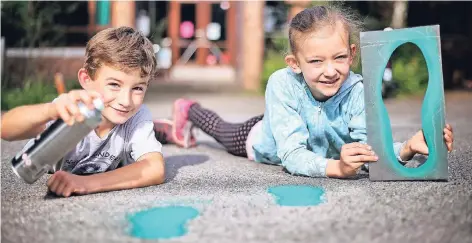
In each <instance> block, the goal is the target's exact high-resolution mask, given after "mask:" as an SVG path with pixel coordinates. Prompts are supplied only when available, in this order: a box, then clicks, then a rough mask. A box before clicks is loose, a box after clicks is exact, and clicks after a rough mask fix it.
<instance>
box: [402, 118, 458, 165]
mask: <svg viewBox="0 0 472 243" xmlns="http://www.w3.org/2000/svg"><path fill="white" fill-rule="evenodd" d="M443 132H444V142H445V143H446V147H447V151H449V152H451V151H452V147H453V142H454V134H453V131H452V126H451V125H449V124H446V127H445V128H444V130H443ZM417 153H419V154H423V155H428V154H429V151H428V145H427V144H426V141H425V139H424V134H423V131H418V132H417V133H416V134H415V135H414V136H413V137H412V138H411V139H410V140H409V141H408V142H407V144H406V146H404V147H403V149H402V151H400V157H401V158H402V160H405V161H406V160H410V159H411V158H413V156H414V155H415V154H417Z"/></svg>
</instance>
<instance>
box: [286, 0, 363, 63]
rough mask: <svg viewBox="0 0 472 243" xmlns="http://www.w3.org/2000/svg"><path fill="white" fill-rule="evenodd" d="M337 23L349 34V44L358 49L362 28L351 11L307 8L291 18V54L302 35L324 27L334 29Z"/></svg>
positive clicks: (339, 8) (331, 6) (332, 7)
mask: <svg viewBox="0 0 472 243" xmlns="http://www.w3.org/2000/svg"><path fill="white" fill-rule="evenodd" d="M338 21H340V22H341V23H342V25H343V27H344V29H345V30H346V31H347V32H348V33H349V44H355V45H356V46H357V47H358V49H359V32H360V31H361V28H362V27H361V26H362V22H361V21H360V20H359V17H358V16H357V15H356V13H355V12H354V11H352V10H351V9H347V8H344V7H342V6H341V5H339V6H336V5H330V6H315V7H311V8H307V9H305V10H303V11H301V12H300V13H298V14H297V15H295V17H293V19H292V21H291V22H290V27H289V31H288V33H289V34H288V38H289V42H290V50H291V52H292V53H294V54H295V52H296V51H297V45H296V41H297V40H299V39H300V37H302V34H306V33H312V32H314V31H317V30H319V29H321V28H323V27H326V26H332V27H335V26H336V24H337V23H338Z"/></svg>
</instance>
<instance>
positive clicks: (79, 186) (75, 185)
mask: <svg viewBox="0 0 472 243" xmlns="http://www.w3.org/2000/svg"><path fill="white" fill-rule="evenodd" d="M88 179H89V178H87V177H86V176H78V175H74V174H71V173H68V172H65V171H57V172H56V173H54V174H53V175H52V176H51V177H50V178H49V180H48V182H47V185H48V188H49V190H50V191H51V192H54V193H55V194H56V195H58V196H64V197H69V196H70V195H72V194H73V193H74V194H82V195H83V194H88V193H90V192H91V184H90V180H88Z"/></svg>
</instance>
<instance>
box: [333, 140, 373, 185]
mask: <svg viewBox="0 0 472 243" xmlns="http://www.w3.org/2000/svg"><path fill="white" fill-rule="evenodd" d="M378 159H379V158H378V157H377V155H376V154H375V153H374V151H372V147H370V146H369V145H367V144H362V143H348V144H345V145H343V146H342V148H341V157H340V159H339V172H340V175H339V177H349V176H353V175H355V174H356V173H357V170H358V169H359V168H360V167H361V166H362V165H363V164H365V163H370V162H375V161H377V160H378Z"/></svg>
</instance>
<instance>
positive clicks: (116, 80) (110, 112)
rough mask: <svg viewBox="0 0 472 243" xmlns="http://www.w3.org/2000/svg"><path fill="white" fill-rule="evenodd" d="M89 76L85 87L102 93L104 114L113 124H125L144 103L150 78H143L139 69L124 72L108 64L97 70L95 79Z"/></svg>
mask: <svg viewBox="0 0 472 243" xmlns="http://www.w3.org/2000/svg"><path fill="white" fill-rule="evenodd" d="M81 70H82V69H81ZM83 71H85V70H83ZM87 76H88V75H87ZM88 78H89V80H88V82H85V85H84V86H85V87H84V88H85V89H90V90H94V91H97V92H99V93H100V94H102V96H103V99H104V103H105V109H104V110H103V111H102V115H103V116H104V117H105V119H107V120H108V121H110V122H111V123H113V124H123V123H125V122H126V121H127V120H128V119H129V118H130V117H132V116H133V115H134V114H136V112H137V111H138V110H139V108H140V107H141V104H142V103H143V99H144V95H145V93H146V89H147V87H148V80H149V79H148V78H141V77H140V72H139V70H138V69H136V70H133V71H130V72H124V71H119V70H117V69H114V68H112V67H110V66H107V65H103V66H102V67H100V68H99V69H98V70H97V72H96V73H95V79H94V80H91V79H90V77H88ZM79 79H81V71H79ZM81 82H82V81H81Z"/></svg>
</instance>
